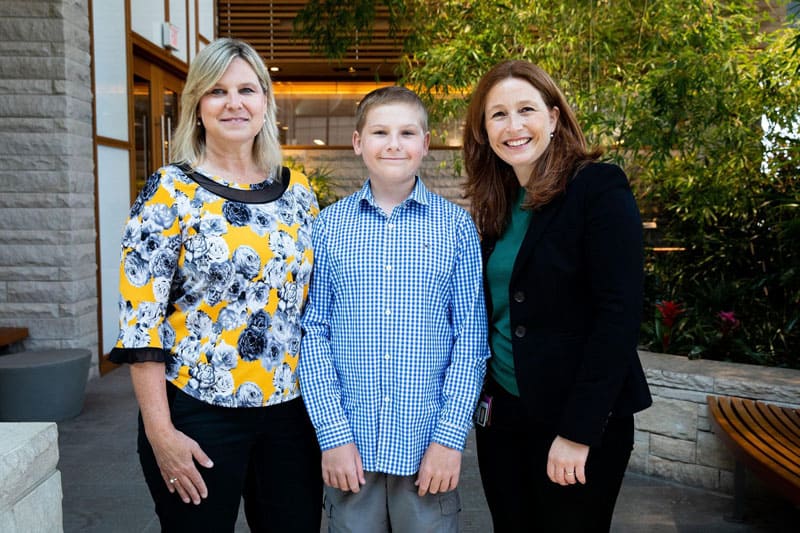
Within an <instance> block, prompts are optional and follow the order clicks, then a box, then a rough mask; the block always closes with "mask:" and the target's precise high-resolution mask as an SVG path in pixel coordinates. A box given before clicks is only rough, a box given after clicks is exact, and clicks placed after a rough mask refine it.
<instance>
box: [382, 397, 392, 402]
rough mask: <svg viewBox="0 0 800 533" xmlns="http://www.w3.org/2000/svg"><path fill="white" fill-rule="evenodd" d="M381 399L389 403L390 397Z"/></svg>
mask: <svg viewBox="0 0 800 533" xmlns="http://www.w3.org/2000/svg"><path fill="white" fill-rule="evenodd" d="M383 401H384V402H386V403H389V402H391V401H392V399H391V398H389V397H388V396H387V397H386V398H384V399H383Z"/></svg>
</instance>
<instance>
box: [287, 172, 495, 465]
mask: <svg viewBox="0 0 800 533" xmlns="http://www.w3.org/2000/svg"><path fill="white" fill-rule="evenodd" d="M312 242H313V246H314V271H313V274H312V278H311V287H310V290H309V300H308V304H307V306H306V310H305V314H304V317H303V329H304V336H303V340H302V345H301V350H300V359H299V363H298V371H299V375H300V390H301V393H302V396H303V399H304V400H305V403H306V407H307V409H308V412H309V415H310V416H311V421H312V422H313V424H314V427H315V429H316V431H317V438H318V440H319V443H320V447H321V448H322V449H323V450H328V449H331V448H334V447H337V446H341V445H343V444H347V443H350V442H355V444H356V447H357V448H358V451H359V453H360V455H361V459H362V462H363V466H364V469H365V470H366V471H369V472H384V473H387V474H392V475H411V474H414V473H416V472H417V471H418V470H419V464H420V461H421V460H422V455H423V454H424V453H425V450H426V449H427V448H428V446H429V445H430V443H431V442H437V443H439V444H442V445H444V446H447V447H449V448H454V449H458V450H462V449H463V448H464V442H465V440H466V437H467V433H468V432H469V430H470V428H471V427H472V413H473V411H474V408H475V404H476V401H477V397H478V394H479V392H480V388H481V384H482V382H483V376H484V373H485V371H486V359H487V358H488V357H489V348H488V344H487V330H486V311H485V307H484V299H483V285H482V273H481V254H480V244H479V242H478V234H477V232H476V230H475V226H474V224H473V223H472V220H471V218H470V216H469V214H467V212H466V211H464V210H463V209H462V208H460V207H458V206H456V205H455V204H453V203H451V202H448V201H447V200H445V199H443V198H441V197H440V196H438V195H436V194H433V193H431V192H429V191H428V189H426V188H425V186H424V185H423V183H422V180H420V179H417V182H416V185H415V187H414V190H413V191H412V193H411V195H410V196H409V197H408V198H407V199H406V200H405V201H404V202H403V203H401V204H400V205H399V206H397V207H395V209H394V210H393V211H392V213H391V215H390V216H387V215H386V214H385V213H384V212H383V211H382V210H381V209H380V208H379V207H378V205H377V204H376V203H375V200H374V198H373V196H372V192H371V189H370V186H369V181H367V182H366V183H365V184H364V187H362V189H361V190H360V191H359V192H357V193H355V194H353V195H351V196H348V197H347V198H345V199H343V200H341V201H339V202H337V203H335V204H333V205H332V206H330V207H328V208H326V209H324V210H323V211H322V212H321V213H320V215H319V217H318V218H317V220H316V221H315V222H314V225H313V230H312Z"/></svg>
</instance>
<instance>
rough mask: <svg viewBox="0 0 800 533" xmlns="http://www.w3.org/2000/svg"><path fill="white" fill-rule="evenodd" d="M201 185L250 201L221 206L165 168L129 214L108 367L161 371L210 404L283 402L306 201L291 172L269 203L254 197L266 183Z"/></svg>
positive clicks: (291, 380)
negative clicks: (150, 365) (156, 366)
mask: <svg viewBox="0 0 800 533" xmlns="http://www.w3.org/2000/svg"><path fill="white" fill-rule="evenodd" d="M206 177H210V178H211V179H213V180H214V181H216V182H218V183H222V184H223V185H226V186H227V187H228V188H230V189H239V190H242V189H245V190H247V193H246V194H247V195H248V198H247V199H246V200H241V199H240V201H235V200H232V199H230V198H226V197H224V196H219V195H217V194H215V193H212V192H210V191H209V190H207V189H205V188H203V187H201V186H199V185H198V184H197V183H196V182H195V181H194V180H192V179H191V178H190V177H188V176H187V175H186V174H184V172H183V171H182V170H181V169H179V168H178V167H177V166H174V165H168V166H166V167H163V168H161V169H159V170H158V171H157V172H155V173H154V174H153V175H152V176H151V177H150V178H149V179H148V181H147V183H146V184H145V186H144V188H143V189H142V192H141V193H140V194H139V197H138V198H137V199H136V201H135V203H134V204H133V206H132V207H131V212H130V216H129V218H128V221H127V224H126V226H125V232H124V235H123V238H122V261H121V265H120V333H119V338H118V339H117V343H116V346H115V348H114V350H112V352H111V360H112V361H114V362H118V363H125V362H128V363H136V362H140V361H163V362H164V363H165V367H166V378H167V379H168V380H169V381H171V382H172V383H174V384H175V385H176V386H177V387H179V388H180V389H182V390H183V391H184V392H185V393H187V394H189V395H190V396H192V397H194V398H197V399H198V400H202V401H204V402H206V403H209V404H213V405H219V406H226V407H253V406H263V405H271V404H276V403H280V402H285V401H288V400H291V399H293V398H296V397H297V396H299V389H298V383H297V375H296V373H295V369H296V367H297V357H298V354H299V348H300V315H301V312H302V309H303V305H304V303H305V299H306V295H307V293H308V283H309V279H310V276H311V266H312V262H313V253H312V249H311V222H312V220H313V218H314V217H315V216H316V215H317V213H318V212H319V208H318V206H317V201H316V198H315V196H314V193H313V192H312V190H311V188H310V186H309V183H308V180H307V179H306V177H305V176H304V175H302V174H301V173H299V172H295V171H292V172H291V175H290V179H289V183H288V187H286V190H285V191H284V192H283V194H282V195H281V196H279V197H278V198H277V199H276V200H274V201H271V202H268V203H258V202H259V200H258V198H259V193H261V192H263V189H264V188H266V187H269V186H274V184H273V181H272V180H271V179H270V180H267V181H266V182H263V183H261V184H255V185H250V186H241V185H237V184H231V183H225V182H222V181H221V180H220V179H219V178H216V177H212V176H206ZM222 194H224V193H222ZM239 194H241V193H239ZM251 195H252V197H251ZM233 196H235V195H233ZM261 196H263V195H261Z"/></svg>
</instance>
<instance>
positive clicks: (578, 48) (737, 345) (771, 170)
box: [351, 0, 800, 368]
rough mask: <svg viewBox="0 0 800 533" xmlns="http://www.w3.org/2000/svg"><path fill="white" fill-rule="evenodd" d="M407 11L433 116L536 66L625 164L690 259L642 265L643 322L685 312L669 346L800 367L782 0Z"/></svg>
mask: <svg viewBox="0 0 800 533" xmlns="http://www.w3.org/2000/svg"><path fill="white" fill-rule="evenodd" d="M356 1H357V0H351V3H353V2H356ZM393 1H394V2H397V0H393ZM401 3H402V4H403V6H404V7H403V10H402V13H404V16H405V20H404V21H403V25H404V27H405V28H406V29H407V31H408V32H409V33H408V37H407V39H406V43H405V44H406V48H405V50H406V52H405V55H404V58H403V62H402V75H403V78H402V80H401V81H402V82H404V83H406V84H408V85H410V86H412V87H413V88H415V89H416V90H417V91H418V92H419V93H420V94H421V96H423V98H424V99H425V100H426V103H427V104H428V106H429V110H430V114H431V117H432V118H433V119H434V120H440V121H441V120H452V119H458V118H460V117H462V116H463V113H464V110H465V108H466V105H467V102H468V95H469V93H470V91H471V89H472V87H473V85H474V83H475V82H476V81H477V80H478V78H479V77H480V75H481V74H482V73H483V72H486V71H487V70H488V69H489V68H490V67H491V66H492V65H494V64H495V63H497V62H498V61H501V60H505V59H510V58H519V59H528V60H531V61H533V62H535V63H537V64H539V65H540V66H541V67H542V68H544V69H545V70H547V71H548V72H550V74H551V75H552V76H553V77H554V79H555V80H556V81H557V82H558V83H559V85H560V86H561V88H562V89H563V91H564V93H565V94H566V96H567V98H568V100H569V101H570V102H571V103H572V105H573V107H574V108H575V110H576V112H577V114H578V116H579V119H580V120H581V122H582V125H583V127H584V130H585V131H586V133H587V137H588V138H589V140H590V142H591V143H592V144H595V145H600V146H602V147H604V148H605V149H606V154H607V157H608V158H609V159H612V160H614V161H616V162H618V163H620V164H622V165H623V166H624V167H625V169H626V171H627V173H628V175H629V176H630V178H631V181H632V184H633V187H634V190H635V193H636V196H637V199H638V202H639V206H640V208H641V210H642V211H643V215H644V218H645V220H656V221H657V224H658V230H657V233H658V238H657V242H656V243H655V244H659V245H667V246H675V247H681V248H683V249H684V250H683V251H681V252H674V253H654V252H652V253H649V255H648V264H647V287H646V293H647V301H646V302H645V303H646V310H647V315H646V316H656V315H655V304H656V302H658V301H662V300H674V301H678V302H681V303H682V304H683V306H684V308H685V309H686V313H685V317H684V318H683V319H682V320H681V321H680V323H679V324H677V325H675V326H673V330H675V331H674V332H673V334H672V340H671V347H670V349H671V350H675V351H678V352H679V353H685V354H692V355H693V356H702V357H709V358H719V359H727V360H734V361H745V362H754V363H759V364H770V365H781V366H790V367H794V368H800V327H798V325H797V323H798V320H800V216H798V215H799V214H800V211H798V209H799V208H800V207H799V206H800V116H799V115H798V110H800V76H797V73H798V72H800V52H798V50H800V33H799V32H798V30H797V28H792V27H790V26H788V25H787V24H786V23H775V21H769V20H768V18H769V14H770V11H768V10H765V7H767V8H775V7H778V6H781V5H784V6H785V4H786V2H785V1H781V0H778V1H775V2H769V3H765V2H759V1H754V0H729V1H726V2H714V1H711V0H672V1H670V2H656V1H651V0H645V1H642V0H618V1H614V2H611V1H610V0H567V1H555V0H543V1H537V2H530V1H524V0H499V1H492V2H487V1H485V0H438V1H436V2H427V1H424V2H423V1H422V0H406V1H405V2H401ZM398 12H399V11H398ZM767 22H772V24H771V25H770V26H769V27H770V31H769V32H765V31H763V26H762V25H763V24H764V23H767ZM765 119H766V120H765ZM720 312H724V313H728V312H733V313H735V316H736V319H737V320H738V321H739V326H737V327H736V329H735V331H726V333H725V334H724V335H723V334H722V331H723V330H722V324H721V322H720V320H721V319H720V318H719V317H720V314H719V313H720ZM725 316H727V315H725ZM646 322H647V323H646V325H645V326H644V327H643V339H644V340H645V342H655V340H659V339H662V335H659V333H663V332H662V331H658V328H659V327H660V326H658V325H657V324H656V322H655V321H652V322H651V321H650V320H648V321H646Z"/></svg>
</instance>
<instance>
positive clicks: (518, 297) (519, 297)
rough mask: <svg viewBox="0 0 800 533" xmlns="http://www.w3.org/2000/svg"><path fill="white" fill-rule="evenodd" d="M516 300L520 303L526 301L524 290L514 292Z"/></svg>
mask: <svg viewBox="0 0 800 533" xmlns="http://www.w3.org/2000/svg"><path fill="white" fill-rule="evenodd" d="M514 301H515V302H517V303H518V304H521V303H522V302H524V301H525V293H524V292H522V291H517V292H515V293H514Z"/></svg>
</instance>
